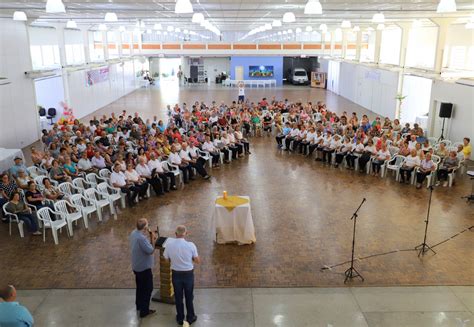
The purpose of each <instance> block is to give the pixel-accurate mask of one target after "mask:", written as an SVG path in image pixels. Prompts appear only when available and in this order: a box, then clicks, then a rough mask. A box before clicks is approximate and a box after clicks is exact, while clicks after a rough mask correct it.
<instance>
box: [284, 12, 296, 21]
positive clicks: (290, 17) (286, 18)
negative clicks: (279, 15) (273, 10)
mask: <svg viewBox="0 0 474 327" xmlns="http://www.w3.org/2000/svg"><path fill="white" fill-rule="evenodd" d="M295 21H296V17H295V14H293V13H292V12H291V11H289V12H286V13H285V14H284V15H283V23H294V22H295Z"/></svg>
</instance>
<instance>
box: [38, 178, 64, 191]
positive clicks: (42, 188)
mask: <svg viewBox="0 0 474 327" xmlns="http://www.w3.org/2000/svg"><path fill="white" fill-rule="evenodd" d="M45 178H48V176H44V175H40V176H36V177H35V178H34V181H35V184H36V186H37V187H38V190H39V191H43V190H44V184H43V180H44V179H45ZM49 181H50V182H51V184H53V185H54V186H58V184H59V183H58V182H57V181H55V180H53V179H51V178H50V179H49Z"/></svg>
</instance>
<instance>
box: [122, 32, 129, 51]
mask: <svg viewBox="0 0 474 327" xmlns="http://www.w3.org/2000/svg"><path fill="white" fill-rule="evenodd" d="M130 34H131V33H130V32H122V33H121V39H122V55H123V56H130V55H131V53H132V52H131V49H130V47H131V44H130V43H131V42H132V36H131V35H130Z"/></svg>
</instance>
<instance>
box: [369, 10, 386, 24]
mask: <svg viewBox="0 0 474 327" xmlns="http://www.w3.org/2000/svg"><path fill="white" fill-rule="evenodd" d="M372 23H374V24H383V23H385V16H384V14H382V13H381V12H379V13H376V14H374V16H372Z"/></svg>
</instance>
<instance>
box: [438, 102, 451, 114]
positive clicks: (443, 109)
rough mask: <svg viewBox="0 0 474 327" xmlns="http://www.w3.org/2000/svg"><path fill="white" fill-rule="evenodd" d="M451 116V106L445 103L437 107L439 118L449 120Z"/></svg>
mask: <svg viewBox="0 0 474 327" xmlns="http://www.w3.org/2000/svg"><path fill="white" fill-rule="evenodd" d="M452 114H453V104H452V103H447V102H441V105H440V107H439V117H440V118H451V115H452Z"/></svg>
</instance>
